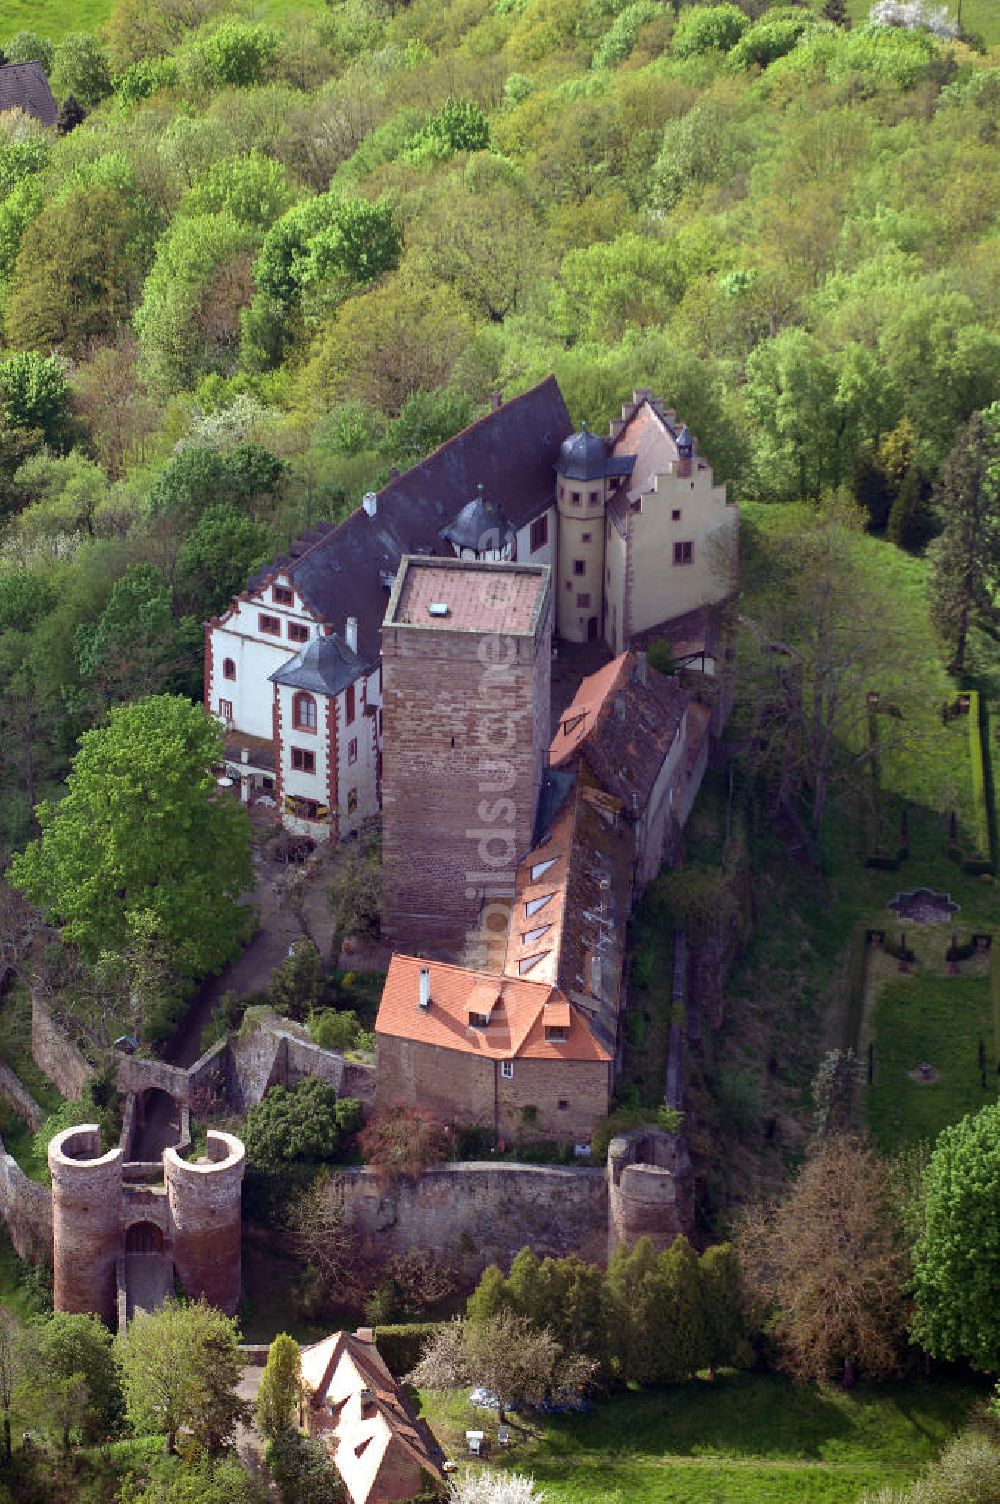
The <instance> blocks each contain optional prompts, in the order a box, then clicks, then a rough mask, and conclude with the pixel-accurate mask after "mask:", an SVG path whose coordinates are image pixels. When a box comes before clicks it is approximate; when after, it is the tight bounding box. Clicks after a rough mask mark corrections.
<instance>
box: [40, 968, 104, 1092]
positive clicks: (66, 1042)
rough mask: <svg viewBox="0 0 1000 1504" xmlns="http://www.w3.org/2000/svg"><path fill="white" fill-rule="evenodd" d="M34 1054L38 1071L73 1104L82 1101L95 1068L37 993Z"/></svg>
mask: <svg viewBox="0 0 1000 1504" xmlns="http://www.w3.org/2000/svg"><path fill="white" fill-rule="evenodd" d="M31 1053H32V1056H33V1057H34V1061H35V1064H36V1065H37V1066H38V1069H39V1070H40V1071H42V1072H44V1074H45V1075H46V1076H48V1078H49V1080H50V1081H51V1082H52V1084H53V1086H55V1087H57V1088H58V1089H59V1091H60V1092H61V1093H62V1095H63V1096H64V1097H67V1098H68V1099H69V1100H70V1101H71V1102H78V1101H79V1100H80V1098H81V1097H82V1096H83V1089H84V1087H85V1086H86V1084H87V1082H88V1081H89V1080H91V1078H92V1077H93V1075H94V1067H93V1066H92V1065H91V1064H90V1062H89V1061H88V1060H86V1059H85V1058H84V1056H83V1055H82V1054H81V1053H80V1051H79V1050H78V1049H77V1047H76V1045H75V1044H74V1043H73V1041H72V1040H71V1039H70V1037H69V1035H68V1034H67V1033H66V1031H65V1029H63V1028H62V1026H61V1025H60V1024H57V1023H56V1021H55V1019H54V1018H53V1017H52V1015H51V1013H50V1012H49V1010H48V1008H47V1006H46V1004H45V1003H44V1001H43V1000H42V999H41V998H40V997H39V996H38V994H37V993H34V992H33V993H32V995H31Z"/></svg>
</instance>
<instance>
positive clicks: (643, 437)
mask: <svg viewBox="0 0 1000 1504" xmlns="http://www.w3.org/2000/svg"><path fill="white" fill-rule="evenodd" d="M736 524H737V512H736V510H735V508H733V507H731V506H728V505H727V503H726V497H725V488H724V487H723V486H717V485H716V484H715V482H714V479H713V476H712V470H711V467H710V465H709V464H708V462H707V461H706V460H705V459H703V458H702V457H701V456H700V455H699V454H698V452H697V444H696V442H695V440H694V438H693V437H692V435H691V434H690V432H689V431H688V429H687V428H686V426H685V425H684V424H682V423H679V422H678V421H677V419H676V418H675V416H674V414H673V413H672V412H671V411H669V410H668V409H665V408H664V406H663V404H662V403H661V402H660V401H659V400H658V399H657V398H655V397H654V396H653V394H652V393H651V392H649V391H646V390H643V391H637V392H635V393H634V394H633V398H632V400H631V402H628V403H626V404H625V405H624V406H623V408H622V413H621V417H620V418H618V419H616V420H615V421H614V423H612V425H611V430H610V433H609V434H608V435H607V436H606V437H601V436H600V435H598V434H596V433H591V432H589V431H588V430H587V429H586V428H582V429H581V430H580V431H579V432H574V431H573V427H572V424H571V422H570V418H569V414H568V412H567V410H566V405H565V403H564V401H563V398H562V395H561V393H560V391H559V388H558V385H557V383H556V381H555V379H554V378H553V377H549V378H548V379H547V380H545V381H543V382H542V383H541V384H540V385H538V386H536V387H534V388H532V389H531V390H530V391H528V392H525V393H524V394H523V395H521V396H519V397H515V398H513V399H512V400H511V401H509V402H506V403H502V402H498V403H497V404H496V405H495V407H494V410H493V411H492V412H490V413H487V414H486V416H485V417H483V418H480V419H479V420H478V421H477V422H475V423H473V424H472V425H471V426H470V427H469V428H467V429H465V430H463V432H461V433H459V434H457V435H456V436H455V437H454V438H453V439H450V440H449V441H448V442H447V443H446V444H443V445H442V446H441V448H439V449H438V450H436V451H435V452H434V453H433V454H431V455H430V456H429V457H428V458H427V459H426V460H424V461H422V462H421V463H420V464H418V465H415V466H414V467H413V468H412V469H411V470H409V471H407V472H406V473H405V474H404V475H399V476H396V477H395V478H393V479H392V480H390V481H389V483H388V484H387V485H386V486H385V487H383V489H382V490H381V491H379V492H377V493H376V492H370V493H368V494H367V495H366V496H365V498H364V502H363V505H362V506H361V507H359V508H358V510H357V511H356V512H354V513H353V514H352V515H351V516H350V517H348V518H347V519H346V520H345V521H344V522H342V523H340V524H338V525H336V526H334V525H332V524H327V523H323V524H318V525H317V526H316V527H315V528H314V529H313V530H312V531H311V532H309V533H307V534H306V535H305V536H304V537H303V538H301V539H300V540H298V542H296V543H295V544H293V545H292V547H291V549H290V550H289V552H288V553H287V554H284V555H281V556H279V557H278V558H276V559H274V560H273V561H272V562H271V563H270V564H268V565H267V566H265V568H263V569H262V570H260V571H259V572H258V574H256V575H255V576H254V577H253V578H252V579H251V580H250V581H249V582H248V585H247V588H246V590H245V591H244V592H243V593H242V594H241V595H239V596H237V597H236V598H235V599H234V600H233V601H232V602H231V604H230V606H229V608H228V610H227V611H225V612H223V613H222V614H221V615H220V616H219V617H217V618H214V619H213V620H212V621H210V622H209V623H207V625H206V633H205V707H206V710H208V711H209V712H210V713H211V714H212V715H215V716H217V717H218V718H219V719H220V720H221V721H222V722H223V724H224V726H225V727H226V730H227V759H228V767H229V770H230V774H231V776H232V777H233V778H234V779H235V780H237V781H238V782H239V783H240V786H241V788H242V791H243V795H244V797H245V798H246V799H247V800H248V801H253V800H254V799H256V798H259V797H265V798H267V799H270V800H273V801H275V803H276V805H277V807H278V809H279V811H280V814H281V818H282V819H283V820H284V822H285V824H286V825H288V826H289V827H290V828H292V829H296V830H301V831H305V832H307V833H309V834H311V835H313V836H316V837H331V836H332V837H334V838H342V837H344V836H346V835H350V834H351V833H353V832H355V831H357V830H358V829H359V828H360V827H361V825H362V824H363V822H364V821H365V820H366V819H368V818H370V817H372V816H374V815H376V814H377V813H378V812H379V810H380V809H381V808H382V805H383V800H384V797H385V791H384V788H383V760H384V758H385V755H386V752H385V748H386V728H385V726H384V724H383V703H384V694H383V673H384V671H385V668H384V662H383V659H384V656H385V654H386V643H388V645H389V653H390V654H392V655H393V656H394V658H395V660H396V661H397V663H398V661H399V659H400V656H401V651H400V642H401V641H402V639H403V636H404V635H405V634H404V633H403V630H402V629H403V628H405V627H410V628H413V627H416V626H418V625H422V626H423V627H425V628H427V629H429V630H435V631H437V630H439V629H441V628H442V626H443V625H444V620H445V619H443V618H437V619H433V618H430V617H428V618H427V619H426V620H425V621H424V622H423V623H416V622H412V621H411V622H403V621H401V620H398V619H394V620H393V621H392V622H387V623H386V629H387V630H386V633H384V634H383V633H382V627H383V622H385V621H386V613H387V610H388V608H389V605H390V599H395V600H398V591H397V585H398V582H399V579H400V576H401V571H402V568H403V561H404V559H406V558H407V557H408V556H409V557H413V558H417V559H428V558H433V559H435V560H439V561H444V560H455V561H462V562H464V563H467V564H473V565H475V564H489V565H496V566H502V565H505V564H515V565H517V566H519V567H521V566H525V565H531V566H535V567H536V568H537V567H539V566H548V568H549V570H550V571H551V585H550V597H551V601H552V606H551V626H550V628H547V627H546V625H545V624H544V623H543V622H542V620H541V617H539V621H538V628H539V631H542V632H544V631H545V630H551V633H552V635H553V637H554V638H557V639H558V640H561V641H564V642H570V643H585V642H594V643H603V644H606V646H607V648H608V649H609V650H610V651H611V653H612V654H620V653H622V652H623V651H625V650H626V649H627V648H628V647H629V646H630V645H631V644H632V643H633V642H634V641H635V640H636V639H638V638H640V637H641V636H642V634H644V633H647V632H649V631H650V630H651V629H653V628H655V627H658V626H660V625H661V624H663V623H665V622H671V621H674V620H676V619H677V618H681V617H685V616H690V614H691V613H692V612H696V611H697V610H698V609H699V608H702V607H704V606H707V605H711V604H712V603H714V602H718V601H720V600H723V599H725V598H726V597H727V596H728V595H730V594H731V593H732V590H733V588H734V585H735V539H736ZM394 592H396V595H395V597H394ZM428 604H434V603H433V602H429V603H428ZM391 629H395V630H391ZM448 629H449V628H445V630H448ZM450 630H451V631H452V633H454V622H452V623H451V624H450ZM469 630H470V631H472V632H477V631H482V630H483V625H482V622H479V623H475V624H471V625H470V627H469ZM410 640H415V639H414V638H413V637H412V636H411V638H410ZM437 640H439V641H443V640H444V639H443V638H440V637H439V638H438V639H437ZM448 640H449V641H450V642H451V643H452V647H451V649H450V650H449V654H448V655H446V656H450V658H451V659H452V660H453V661H457V658H458V657H459V656H460V650H459V648H458V646H457V641H456V639H455V637H454V635H452V636H451V637H450V638H449V639H448ZM444 673H445V670H444V667H443V660H439V663H438V674H437V676H436V677H435V676H432V677H431V678H430V679H429V680H428V681H427V689H428V692H429V696H430V697H432V698H433V697H434V696H435V695H437V694H438V693H439V690H442V691H443V693H444V694H445V696H446V697H447V696H448V695H449V694H450V691H449V690H448V689H447V687H446V686H445V685H442V684H440V683H439V679H440V675H441V674H444ZM537 689H538V695H539V702H540V698H541V696H542V694H543V692H544V686H543V684H542V682H541V680H540V681H539V683H538V686H537ZM454 698H455V696H454V695H452V699H454ZM398 724H399V723H398V717H397V722H396V725H397V729H398ZM536 733H538V734H540V727H536V726H533V727H532V730H531V732H530V733H527V734H528V735H529V736H532V737H533V736H534V735H535V734H536ZM449 735H450V733H449ZM542 740H543V742H544V741H545V740H547V737H545V736H543V737H542ZM449 750H450V748H449ZM390 798H391V794H390Z"/></svg>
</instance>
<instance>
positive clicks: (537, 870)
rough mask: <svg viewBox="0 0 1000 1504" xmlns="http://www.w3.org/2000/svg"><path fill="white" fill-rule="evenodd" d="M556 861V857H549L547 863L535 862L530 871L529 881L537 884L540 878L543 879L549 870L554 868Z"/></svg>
mask: <svg viewBox="0 0 1000 1504" xmlns="http://www.w3.org/2000/svg"><path fill="white" fill-rule="evenodd" d="M558 860H559V858H558V857H557V856H550V857H549V859H548V861H547V862H536V863H535V865H534V866H533V867H532V869H531V881H532V882H537V881H538V879H539V878H540V877H544V876H545V874H546V872H548V870H549V868H550V867H554V866H555V864H556V862H557V861H558Z"/></svg>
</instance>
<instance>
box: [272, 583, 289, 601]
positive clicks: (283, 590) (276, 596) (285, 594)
mask: <svg viewBox="0 0 1000 1504" xmlns="http://www.w3.org/2000/svg"><path fill="white" fill-rule="evenodd" d="M271 599H272V600H273V601H274V604H275V605H276V606H290V605H291V604H292V602H293V601H294V600H295V592H294V590H290V589H289V588H288V586H287V585H274V586H273V587H272V589H271Z"/></svg>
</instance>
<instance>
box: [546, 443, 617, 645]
mask: <svg viewBox="0 0 1000 1504" xmlns="http://www.w3.org/2000/svg"><path fill="white" fill-rule="evenodd" d="M607 465H608V452H607V449H606V447H605V444H604V440H603V439H602V438H601V437H600V435H599V434H596V433H591V432H590V430H589V429H588V428H587V425H586V423H584V424H582V425H581V428H580V432H579V433H574V434H570V436H569V438H568V439H566V440H565V441H564V442H563V446H562V448H561V449H560V451H559V460H558V462H557V464H556V511H557V513H558V517H559V550H558V564H557V575H558V579H557V580H555V581H554V582H553V583H554V584H555V591H556V630H557V631H558V633H559V636H560V637H561V638H562V639H563V641H564V642H598V641H600V640H602V639H603V637H604V503H605V500H606V495H605V486H606V480H605V477H606V474H607Z"/></svg>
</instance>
